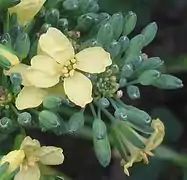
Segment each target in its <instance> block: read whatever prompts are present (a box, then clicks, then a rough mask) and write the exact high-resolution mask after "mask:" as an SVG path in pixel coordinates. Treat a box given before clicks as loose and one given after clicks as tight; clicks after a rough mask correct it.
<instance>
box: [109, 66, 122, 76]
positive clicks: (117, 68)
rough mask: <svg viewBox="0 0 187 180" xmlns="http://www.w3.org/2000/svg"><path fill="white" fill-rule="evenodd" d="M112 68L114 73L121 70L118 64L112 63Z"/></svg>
mask: <svg viewBox="0 0 187 180" xmlns="http://www.w3.org/2000/svg"><path fill="white" fill-rule="evenodd" d="M110 69H111V70H112V73H113V74H118V73H119V71H120V70H119V67H118V65H117V64H112V65H111V67H110Z"/></svg>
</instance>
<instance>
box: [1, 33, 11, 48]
mask: <svg viewBox="0 0 187 180" xmlns="http://www.w3.org/2000/svg"><path fill="white" fill-rule="evenodd" d="M1 43H2V44H3V45H5V46H6V47H8V48H11V47H12V39H11V36H10V34H9V33H5V34H3V35H2V37H1Z"/></svg>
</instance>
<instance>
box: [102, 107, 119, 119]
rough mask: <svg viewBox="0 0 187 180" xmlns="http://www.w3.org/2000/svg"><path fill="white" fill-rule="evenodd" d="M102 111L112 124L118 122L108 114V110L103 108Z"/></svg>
mask: <svg viewBox="0 0 187 180" xmlns="http://www.w3.org/2000/svg"><path fill="white" fill-rule="evenodd" d="M101 110H102V111H103V113H104V114H105V115H106V116H107V117H108V118H109V119H110V121H111V122H115V121H116V119H115V117H114V116H113V115H112V114H111V113H110V112H108V110H106V109H104V108H102V109H101Z"/></svg>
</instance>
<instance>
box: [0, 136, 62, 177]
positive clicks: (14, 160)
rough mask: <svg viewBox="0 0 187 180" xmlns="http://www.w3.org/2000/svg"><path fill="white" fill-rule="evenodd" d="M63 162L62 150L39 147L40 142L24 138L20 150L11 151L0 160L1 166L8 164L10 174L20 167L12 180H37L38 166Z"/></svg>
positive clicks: (52, 147)
mask: <svg viewBox="0 0 187 180" xmlns="http://www.w3.org/2000/svg"><path fill="white" fill-rule="evenodd" d="M63 161H64V155H63V150H62V149H61V148H57V147H54V146H41V145H40V142H39V141H38V140H35V139H31V138H30V137H26V138H25V139H24V140H23V142H22V144H21V147H20V150H16V151H12V152H10V153H9V154H7V155H6V156H4V157H3V158H2V160H1V164H4V163H5V162H9V163H10V166H9V170H8V172H9V173H11V172H13V171H14V170H16V169H17V168H19V167H20V171H19V172H18V173H17V174H16V176H15V177H14V180H39V179H40V169H39V164H40V163H41V164H44V165H59V164H62V163H63Z"/></svg>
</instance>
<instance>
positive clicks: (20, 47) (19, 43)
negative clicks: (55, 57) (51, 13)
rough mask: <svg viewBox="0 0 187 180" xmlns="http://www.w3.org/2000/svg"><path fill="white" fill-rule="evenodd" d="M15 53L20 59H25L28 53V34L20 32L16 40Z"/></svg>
mask: <svg viewBox="0 0 187 180" xmlns="http://www.w3.org/2000/svg"><path fill="white" fill-rule="evenodd" d="M15 51H16V52H17V55H18V57H19V58H20V59H25V58H26V57H27V55H28V53H29V51H30V38H29V36H28V34H26V33H24V32H20V33H19V34H18V36H17V38H16V42H15Z"/></svg>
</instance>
